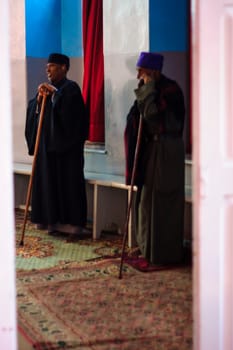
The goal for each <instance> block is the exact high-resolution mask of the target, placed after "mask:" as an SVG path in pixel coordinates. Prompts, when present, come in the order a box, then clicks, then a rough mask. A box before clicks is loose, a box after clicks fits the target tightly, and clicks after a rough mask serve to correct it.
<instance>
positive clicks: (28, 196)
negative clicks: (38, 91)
mask: <svg viewBox="0 0 233 350" xmlns="http://www.w3.org/2000/svg"><path fill="white" fill-rule="evenodd" d="M46 98H47V94H46V93H44V94H43V98H42V104H41V110H40V117H39V124H38V130H37V134H36V143H35V149H34V158H33V163H32V172H31V175H30V179H29V184H28V190H27V198H26V206H25V212H24V221H23V228H22V235H21V241H20V246H23V245H24V233H25V227H26V222H27V214H28V207H29V203H30V199H31V193H32V182H33V178H34V173H35V167H36V159H37V153H38V149H39V142H40V135H41V130H42V122H43V119H44V111H45V104H46Z"/></svg>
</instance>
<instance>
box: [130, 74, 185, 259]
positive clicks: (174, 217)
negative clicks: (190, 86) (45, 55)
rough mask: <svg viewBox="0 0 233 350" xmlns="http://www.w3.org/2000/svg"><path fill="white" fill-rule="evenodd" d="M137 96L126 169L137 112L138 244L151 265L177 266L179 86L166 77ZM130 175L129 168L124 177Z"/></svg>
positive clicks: (181, 191)
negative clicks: (139, 133)
mask: <svg viewBox="0 0 233 350" xmlns="http://www.w3.org/2000/svg"><path fill="white" fill-rule="evenodd" d="M135 94H136V102H137V108H138V112H137V113H136V111H135V105H134V109H131V111H130V113H131V115H128V118H127V125H126V129H125V140H126V141H125V147H126V158H128V159H127V160H126V165H127V166H129V167H130V166H131V167H132V154H133V151H132V148H133V144H135V141H133V138H134V137H135V135H136V134H137V133H136V132H135V130H134V131H132V130H131V131H129V128H130V127H129V124H128V123H129V122H130V123H131V125H135V123H137V118H138V114H139V113H141V115H142V118H143V133H142V140H141V149H140V158H139V161H138V169H137V173H139V174H140V179H141V180H142V181H141V182H139V183H138V184H137V185H138V191H137V196H136V201H135V210H136V240H137V243H138V246H139V248H140V251H141V253H142V255H143V256H144V257H145V258H146V259H148V261H150V262H151V263H153V264H170V263H179V262H181V261H182V258H183V228H184V157H185V153H184V142H183V139H182V134H183V127H184V115H185V107H184V98H183V94H182V91H181V89H180V88H179V86H178V85H177V83H176V82H175V81H172V80H170V79H168V78H167V77H165V76H164V75H162V76H161V79H160V81H159V82H157V83H156V84H155V82H150V83H148V84H146V85H144V86H142V87H140V88H138V89H136V90H135ZM132 112H133V113H132ZM134 116H136V121H135V123H133V122H132V118H134ZM129 145H130V147H131V148H130V149H129V148H127V147H128V146H129ZM130 157H131V161H130V159H129V158H130ZM131 170H132V169H127V170H126V175H127V174H130V173H131ZM126 181H128V180H127V178H126Z"/></svg>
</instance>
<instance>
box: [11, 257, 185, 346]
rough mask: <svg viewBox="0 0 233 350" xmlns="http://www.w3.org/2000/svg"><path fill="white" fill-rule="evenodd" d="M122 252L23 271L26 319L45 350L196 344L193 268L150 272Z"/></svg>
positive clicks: (21, 300) (21, 301)
mask: <svg viewBox="0 0 233 350" xmlns="http://www.w3.org/2000/svg"><path fill="white" fill-rule="evenodd" d="M118 271H119V259H118V258H115V259H107V260H100V261H92V262H82V263H74V262H73V263H70V264H68V265H65V266H59V267H55V268H53V269H46V270H37V271H24V272H20V273H18V278H17V291H18V324H19V328H20V331H21V332H22V334H24V335H25V336H26V338H27V340H28V342H30V343H31V344H32V346H33V348H34V349H37V350H39V349H40V350H55V349H56V350H60V349H65V350H69V349H72V350H74V349H77V350H78V349H81V350H139V349H143V350H189V349H191V348H192V293H191V291H192V283H191V272H190V268H189V267H186V268H179V269H175V270H172V271H169V270H167V271H160V272H151V273H142V272H139V271H137V270H135V269H134V268H132V267H131V266H129V265H127V264H125V265H124V277H123V279H119V278H118Z"/></svg>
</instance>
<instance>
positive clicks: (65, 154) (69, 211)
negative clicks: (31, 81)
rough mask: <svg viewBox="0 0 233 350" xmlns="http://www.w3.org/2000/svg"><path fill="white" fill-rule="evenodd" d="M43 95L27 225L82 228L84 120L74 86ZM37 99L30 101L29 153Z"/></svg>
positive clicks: (59, 86)
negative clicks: (43, 106)
mask: <svg viewBox="0 0 233 350" xmlns="http://www.w3.org/2000/svg"><path fill="white" fill-rule="evenodd" d="M56 88H57V89H58V90H57V92H56V93H55V94H54V96H52V97H51V96H48V97H47V101H46V107H45V114H44V120H43V124H42V131H41V138H40V143H39V149H38V155H37V159H36V166H35V174H34V178H33V186H32V199H31V206H32V212H31V221H32V222H34V223H38V224H44V225H54V224H57V223H60V224H70V225H75V226H81V227H84V226H85V224H86V219H87V200H86V189H85V179H84V142H85V140H86V139H87V136H88V118H87V115H86V111H85V106H84V102H83V98H82V94H81V90H80V88H79V86H78V85H77V84H76V83H75V82H74V81H71V80H68V79H64V80H62V81H61V82H59V83H58V84H57V85H56ZM39 112H40V111H37V100H36V97H35V98H34V99H32V100H31V101H29V104H28V109H27V117H26V126H25V137H26V141H27V145H28V152H29V154H30V155H33V153H34V146H35V138H36V133H37V125H38V121H39V115H40V113H39Z"/></svg>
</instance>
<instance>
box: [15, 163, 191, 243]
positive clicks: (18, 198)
mask: <svg viewBox="0 0 233 350" xmlns="http://www.w3.org/2000/svg"><path fill="white" fill-rule="evenodd" d="M13 170H14V186H15V207H20V206H22V205H24V204H25V201H26V193H27V186H28V180H29V176H30V175H31V164H25V163H14V167H13ZM85 179H86V189H87V200H88V218H89V219H90V220H91V221H92V224H93V239H94V240H97V239H98V238H100V235H101V232H102V231H103V230H111V229H115V230H117V231H118V233H119V234H123V233H124V225H125V220H126V215H127V208H128V204H129V201H130V186H128V185H125V178H124V176H120V175H111V174H100V173H93V172H85ZM136 191H137V187H136V186H134V188H133V195H134V193H135V192H136ZM185 200H186V202H187V203H191V201H192V198H191V189H190V188H188V187H187V188H186V196H185ZM133 226H134V224H133V215H130V219H129V230H128V231H129V234H128V246H129V247H133V246H134V245H135V240H134V234H133Z"/></svg>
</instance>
